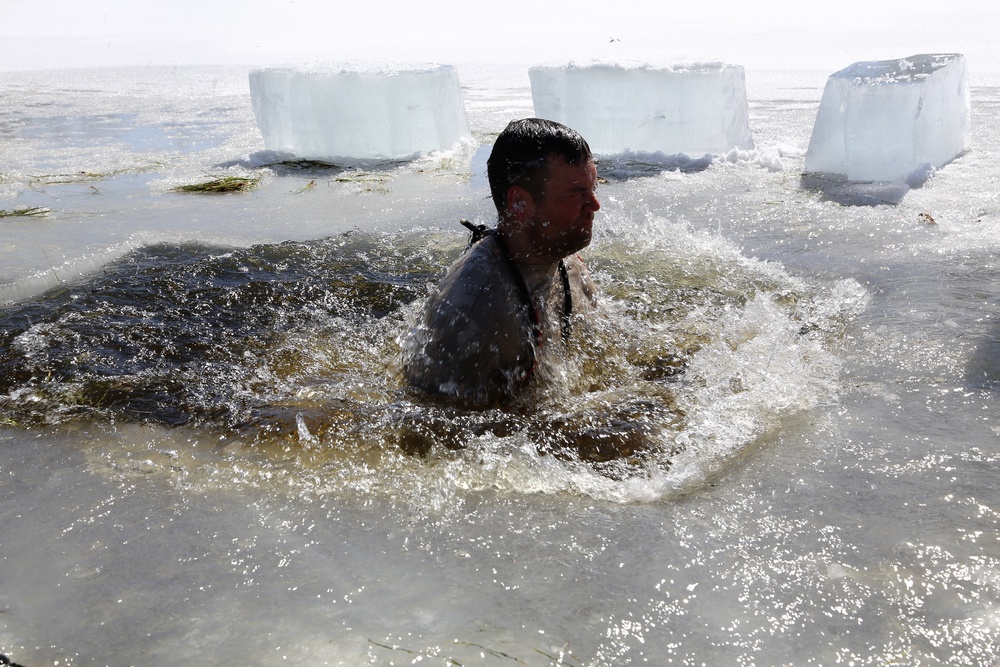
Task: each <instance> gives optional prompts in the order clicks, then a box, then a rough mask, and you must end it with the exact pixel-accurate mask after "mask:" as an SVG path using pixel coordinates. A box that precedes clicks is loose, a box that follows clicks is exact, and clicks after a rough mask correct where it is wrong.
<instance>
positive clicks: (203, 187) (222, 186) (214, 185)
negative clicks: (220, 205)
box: [174, 176, 260, 193]
mask: <svg viewBox="0 0 1000 667" xmlns="http://www.w3.org/2000/svg"><path fill="white" fill-rule="evenodd" d="M259 184H260V177H257V176H220V177H218V178H212V179H210V180H208V181H204V182H201V183H192V184H190V185H178V186H177V187H175V188H174V192H211V193H218V192H247V191H248V190H253V189H254V188H255V187H257V185H259Z"/></svg>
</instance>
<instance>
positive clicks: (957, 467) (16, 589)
mask: <svg viewBox="0 0 1000 667" xmlns="http://www.w3.org/2000/svg"><path fill="white" fill-rule="evenodd" d="M247 71H248V69H247V68H239V67H225V68H212V67H197V68H195V67H192V68H142V69H100V70H80V71H73V72H70V71H40V72H31V73H7V74H2V75H0V91H2V94H0V157H2V159H0V165H2V170H3V171H2V173H0V210H5V211H12V210H18V209H22V208H24V207H38V208H40V209H44V210H45V211H46V212H44V214H42V215H36V216H16V217H5V218H0V302H2V303H3V309H2V310H0V424H2V426H0V452H2V454H0V499H2V503H0V527H2V530H0V653H3V654H5V655H8V656H9V657H10V658H11V660H13V661H15V662H18V663H20V664H23V665H25V666H26V667H38V666H41V665H60V666H62V665H74V666H91V665H109V666H114V667H117V666H119V665H168V664H177V663H182V662H191V663H195V664H247V665H265V664H273V663H275V662H279V661H280V662H281V663H287V664H302V665H324V664H326V665H389V664H395V665H402V664H431V665H453V664H463V665H555V664H562V665H577V666H582V665H588V666H604V665H608V666H610V665H631V664H651V665H667V664H679V665H700V664H710V665H711V664H726V665H730V664H740V665H750V664H758V665H771V664H793V665H810V664H814V665H829V664H852V663H853V664H862V665H864V664H871V665H885V664H955V665H984V664H994V663H997V662H998V661H1000V645H998V642H997V639H996V634H997V626H998V624H1000V609H998V607H997V600H998V599H1000V542H998V535H1000V532H998V521H1000V491H998V490H997V488H996V487H997V485H996V483H995V478H996V475H997V473H998V472H1000V420H998V418H997V408H998V400H997V398H998V394H997V388H998V382H1000V306H998V305H997V300H996V293H997V290H998V287H1000V259H998V254H997V249H998V248H997V246H998V245H1000V241H998V239H1000V201H998V199H1000V193H998V187H997V184H998V182H1000V166H998V165H1000V80H997V79H996V77H993V78H990V77H985V76H982V75H977V73H976V72H975V64H974V63H970V76H971V81H972V142H971V148H970V150H969V151H968V152H967V153H965V154H964V155H962V156H960V157H959V158H958V159H957V160H956V161H954V162H952V163H951V164H949V165H947V166H946V167H944V168H943V169H941V170H940V171H938V172H937V173H935V174H933V176H932V177H931V178H930V179H929V180H928V181H927V182H926V184H924V186H923V187H922V188H920V189H915V190H909V191H907V190H905V189H900V188H898V187H896V188H881V187H876V186H871V187H865V188H847V187H844V186H843V185H840V184H831V187H830V188H828V189H827V190H826V191H823V190H818V189H814V188H811V187H804V186H803V182H802V179H801V177H800V174H801V171H802V168H803V161H804V155H805V149H806V147H807V145H808V143H809V137H810V133H811V130H812V124H813V121H814V119H815V115H816V110H817V108H818V105H819V100H820V96H821V94H822V90H823V86H824V84H825V82H826V77H827V75H828V73H827V72H806V71H799V72H761V71H754V70H748V71H747V86H748V97H749V100H750V113H751V117H750V125H751V129H752V131H753V133H754V142H755V145H756V149H755V150H752V151H744V152H741V153H739V154H733V155H730V156H728V157H727V158H725V159H719V160H716V161H714V162H712V163H711V164H710V165H708V166H707V167H706V168H702V169H698V168H692V169H690V170H688V171H671V170H664V169H662V168H659V167H657V165H651V164H636V163H615V162H612V161H603V162H602V163H601V164H600V165H599V171H600V174H601V176H602V178H603V181H604V182H602V185H601V187H600V190H599V196H600V198H601V201H602V204H603V208H602V210H601V212H600V213H599V214H598V219H597V222H596V224H595V242H594V244H593V245H592V247H591V248H589V249H588V250H587V251H586V253H585V258H586V260H587V262H588V264H589V265H590V266H591V269H592V271H593V272H594V274H595V278H596V280H597V281H598V284H599V286H600V288H601V290H602V294H603V297H604V299H603V307H602V308H603V316H602V317H600V318H597V319H595V321H594V322H593V323H592V325H591V327H590V330H589V331H588V338H587V345H585V346H581V347H580V349H577V350H575V351H574V353H573V354H572V355H570V358H569V359H568V360H567V362H566V364H565V368H564V375H563V376H562V377H559V378H554V379H553V381H552V386H551V388H550V389H549V390H548V391H546V392H543V393H542V395H540V396H538V397H537V399H538V400H537V404H536V405H535V406H534V407H533V409H532V410H524V411H521V412H517V413H509V414H502V413H499V414H498V413H487V414H463V413H457V412H455V411H449V410H448V409H447V408H443V407H441V406H436V405H432V404H425V403H421V402H420V401H419V400H416V399H415V398H414V397H412V396H409V395H407V394H406V393H405V392H404V391H403V389H402V387H401V385H400V382H399V379H398V376H397V372H396V371H397V369H396V366H395V364H396V354H397V351H398V343H397V338H398V336H400V335H401V334H402V333H403V332H405V331H406V329H407V327H408V326H409V324H410V323H411V322H412V319H413V316H414V313H415V312H416V309H417V308H418V307H419V304H420V300H421V298H422V297H423V295H424V294H426V285H427V284H428V282H431V281H433V280H436V279H437V278H438V277H439V276H440V275H441V273H442V271H443V268H444V266H445V265H446V264H447V263H448V262H450V261H451V260H452V259H453V258H454V257H456V256H457V254H458V253H460V252H461V250H462V248H463V247H464V244H465V242H466V239H467V235H466V233H465V231H464V230H463V229H462V228H461V227H460V226H459V225H458V220H459V219H460V218H469V219H472V220H474V221H479V222H491V221H492V216H493V213H492V210H491V209H492V204H491V202H490V200H489V196H488V191H487V188H486V185H485V178H484V176H483V173H482V172H483V166H484V157H483V152H482V151H473V150H469V151H468V152H467V153H453V154H448V155H435V156H431V157H428V158H427V159H425V160H421V161H418V162H414V163H406V164H383V165H364V166H363V168H355V167H343V166H342V167H339V168H330V167H323V166H321V165H315V164H287V163H281V162H280V161H279V160H280V157H281V156H275V155H272V154H268V153H266V152H264V151H263V142H262V140H261V137H260V134H259V132H258V130H257V127H256V125H255V123H254V120H253V115H252V110H251V108H250V99H249V92H248V84H247ZM459 74H460V78H461V81H462V83H463V87H464V91H463V92H464V94H465V100H466V105H467V109H468V113H469V122H470V126H471V129H472V132H473V135H474V136H475V138H476V139H477V140H478V141H479V142H480V143H481V144H482V145H483V146H488V144H489V143H490V142H491V141H492V138H493V137H494V136H495V135H496V133H497V132H499V131H500V130H501V129H502V128H503V127H504V126H505V125H506V123H507V121H508V120H510V119H513V118H518V117H523V116H528V115H531V112H532V107H531V95H530V90H529V86H528V77H527V71H526V69H519V68H513V67H497V68H489V67H485V66H477V67H474V68H473V67H467V68H463V67H462V66H461V65H459ZM218 175H237V176H250V177H259V178H260V179H261V180H260V183H259V185H258V186H257V187H256V188H254V189H253V190H250V191H248V192H242V193H232V194H224V195H208V194H190V193H178V192H174V191H173V188H174V187H175V186H178V185H183V184H189V183H194V182H199V181H204V180H206V179H207V178H208V177H213V176H218ZM810 185H815V184H810ZM859 202H865V203H867V204H875V205H858V203H859ZM879 202H887V203H879ZM622 422H625V423H627V424H629V425H631V427H633V428H638V429H640V430H642V431H643V432H644V433H645V434H647V435H648V437H649V438H651V439H652V440H653V441H654V442H656V443H658V445H659V446H658V449H657V451H655V452H653V453H652V454H651V455H648V456H645V457H641V458H638V459H634V460H633V459H629V460H619V461H606V462H601V463H598V464H595V463H589V462H581V461H577V460H573V459H572V458H571V457H570V458H567V457H560V456H553V455H549V454H542V453H539V451H538V450H539V445H544V444H546V443H547V442H548V441H549V440H550V439H552V438H558V437H561V434H565V433H567V432H571V431H574V430H580V429H584V430H586V429H591V430H592V432H594V433H598V434H599V433H602V432H605V431H608V430H613V429H614V428H616V427H617V426H616V425H619V424H621V423H622ZM602 429H603V431H602ZM456 431H457V433H458V435H457V436H456V434H455V433H456ZM407 433H416V435H417V436H419V437H421V438H422V440H421V442H424V443H425V444H426V443H428V442H429V443H430V449H429V451H427V452H426V453H425V454H424V455H412V454H407V453H405V452H404V451H403V450H404V449H405V446H404V445H405V444H406V443H407V442H408V441H407V440H406V437H404V436H405V434H407ZM455 437H457V438H459V439H461V440H462V441H463V442H464V448H461V449H453V448H450V447H446V446H444V445H445V444H447V443H451V444H454V438H455Z"/></svg>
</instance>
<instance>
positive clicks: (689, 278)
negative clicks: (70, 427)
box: [0, 232, 836, 476]
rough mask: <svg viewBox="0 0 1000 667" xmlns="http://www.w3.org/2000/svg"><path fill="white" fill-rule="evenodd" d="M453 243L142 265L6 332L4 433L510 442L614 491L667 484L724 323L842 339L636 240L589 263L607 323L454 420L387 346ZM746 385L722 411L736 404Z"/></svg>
mask: <svg viewBox="0 0 1000 667" xmlns="http://www.w3.org/2000/svg"><path fill="white" fill-rule="evenodd" d="M464 241H465V239H464V237H462V236H461V235H459V234H455V235H448V234H445V235H440V234H438V235H433V234H417V233H409V234H402V233H397V234H370V233H359V232H354V233H348V234H343V235H338V236H335V237H330V238H326V239H322V240H316V241H307V242H286V243H280V244H269V245H257V246H252V247H250V248H246V249H224V248H213V247H206V246H201V245H197V244H182V245H176V244H160V245H155V246H151V247H145V248H141V249H139V250H136V251H134V252H131V253H129V254H127V255H126V256H124V257H123V258H121V259H119V260H117V261H115V262H113V263H111V264H109V265H107V266H105V267H104V268H103V269H102V270H101V271H100V272H99V273H97V274H96V275H93V276H91V277H89V278H87V279H85V280H82V281H79V282H76V283H70V284H63V285H62V286H60V287H59V288H57V289H53V290H51V291H49V292H47V293H45V294H43V295H41V296H40V297H38V298H36V299H32V300H29V301H26V302H23V303H19V304H17V305H14V306H11V307H9V308H7V309H5V310H4V311H3V312H2V316H0V378H2V380H0V397H2V398H0V415H2V417H0V418H2V419H3V422H4V423H6V424H8V425H13V426H18V427H25V428H33V427H38V426H43V425H55V424H65V423H71V422H80V421H83V422H93V421H96V422H103V423H107V424H115V423H121V422H125V423H138V424H143V423H150V424H158V425H165V426H170V427H177V426H187V427H199V428H205V429H209V430H211V431H217V432H222V433H229V434H232V435H235V436H237V437H240V438H243V439H247V440H249V441H256V442H269V443H274V442H279V443H282V444H283V446H288V445H289V444H292V445H295V444H298V445H305V446H310V445H313V444H320V445H321V446H322V447H323V448H329V449H342V448H345V447H348V448H350V447H358V446H363V447H368V448H376V449H385V448H389V449H395V448H399V449H401V450H402V451H404V452H406V453H409V454H418V455H422V456H426V455H428V454H433V453H435V452H440V451H447V450H457V449H464V448H466V447H468V446H470V445H476V444H479V445H480V446H485V445H483V444H482V439H483V438H484V437H489V438H494V437H499V438H507V437H510V436H513V435H515V434H520V436H521V437H525V436H526V437H528V438H529V440H530V442H532V443H533V445H534V446H535V448H536V449H537V451H538V452H539V453H540V454H543V455H544V454H546V453H552V454H555V455H556V456H558V457H561V458H566V459H568V460H576V459H583V460H586V461H590V462H592V463H594V464H595V465H597V466H598V467H599V468H600V469H602V470H603V471H604V472H606V473H608V474H611V475H613V476H620V475H622V474H626V473H627V472H628V471H629V470H631V473H629V474H634V473H637V472H643V471H645V466H647V465H649V464H651V462H652V463H653V465H656V466H659V467H662V468H667V467H669V466H670V464H671V460H672V458H673V456H674V455H676V454H677V453H678V452H679V451H680V450H681V449H683V448H684V445H683V444H682V442H680V441H679V440H678V439H677V436H678V435H679V434H681V433H682V432H683V431H684V428H685V421H686V419H685V417H686V416H685V410H684V409H683V408H682V407H680V405H679V397H678V392H681V393H684V392H685V391H686V392H688V393H690V391H691V388H690V387H687V388H685V387H684V382H685V380H686V378H685V372H684V371H685V368H686V365H687V362H688V360H689V359H690V358H691V357H692V355H694V354H695V353H696V352H697V351H698V350H700V349H701V348H702V347H703V346H704V345H706V344H712V343H713V342H715V343H717V342H718V341H714V340H713V339H715V338H717V337H718V336H719V333H718V331H715V330H713V329H715V328H716V327H717V326H718V325H717V324H716V322H718V321H719V320H720V318H724V317H725V316H726V315H727V313H730V312H734V311H739V310H742V309H744V308H745V307H746V306H747V304H748V303H750V302H751V301H752V300H753V299H755V298H757V297H758V295H759V294H763V295H764V298H765V299H766V300H767V301H769V302H771V303H772V304H774V305H775V307H777V308H778V309H779V310H782V311H784V315H783V317H785V318H787V325H788V326H790V327H792V328H794V329H796V330H797V332H798V334H797V335H799V336H800V337H801V338H803V339H804V340H805V339H809V338H814V339H816V338H818V339H822V337H823V336H826V335H833V336H834V337H835V336H836V332H835V331H831V330H830V326H829V325H830V323H829V322H825V323H824V322H819V321H818V320H817V321H813V320H811V319H810V317H811V316H810V314H809V313H808V312H807V309H804V308H803V306H804V303H805V301H806V300H808V299H809V298H811V296H810V295H809V294H808V291H803V290H802V289H801V288H795V287H792V286H791V285H788V284H782V281H783V280H785V279H783V278H782V277H776V276H768V275H766V274H763V273H757V272H756V271H755V270H750V271H747V270H746V269H739V270H736V269H737V267H735V266H726V263H727V260H725V259H722V260H720V259H719V258H718V257H716V256H713V255H711V254H706V255H704V256H703V257H702V258H701V259H700V260H696V261H693V260H692V258H691V257H689V256H688V257H683V256H678V255H673V254H672V253H671V252H670V251H667V252H664V251H662V250H660V249H649V248H647V249H645V250H644V249H643V248H642V247H640V246H638V245H637V243H636V241H635V239H634V237H633V236H632V234H631V233H629V234H627V235H625V236H624V237H622V238H618V239H615V238H609V239H608V242H607V243H605V244H604V245H603V246H601V249H600V250H599V251H598V252H596V253H594V256H593V259H592V262H591V263H592V265H593V269H594V270H595V272H596V273H597V275H598V278H599V279H600V280H601V282H602V284H603V287H604V291H605V298H604V300H605V305H604V308H603V309H602V310H601V312H600V313H599V314H598V316H596V317H595V318H594V320H593V321H591V322H588V323H586V326H585V327H584V333H583V334H581V336H579V337H578V338H579V340H577V341H575V342H574V343H573V344H571V346H570V349H569V350H568V352H567V354H566V358H565V359H564V360H563V361H562V362H561V363H560V365H559V366H558V368H557V372H556V373H552V374H550V375H552V377H549V378H547V379H546V378H544V377H543V379H541V380H539V382H538V385H539V386H537V387H535V388H534V389H533V390H532V391H531V392H530V396H529V397H526V398H525V399H524V400H522V401H520V402H519V403H518V404H516V405H513V406H508V407H505V408H503V409H493V410H486V411H481V412H479V411H469V410H463V409H461V408H459V407H456V406H452V405H448V404H447V403H445V402H441V401H437V400H434V399H432V398H430V397H427V396H422V395H420V394H418V393H416V392H413V391H412V390H407V389H406V387H404V386H403V383H402V381H401V379H400V373H399V369H400V363H401V360H400V345H399V342H400V338H401V337H402V336H405V335H406V331H407V328H408V327H409V326H410V323H411V321H412V317H413V314H414V313H415V312H416V310H417V309H418V308H419V306H420V303H421V301H422V297H423V295H425V294H426V293H427V289H428V287H429V285H431V284H433V282H434V281H436V280H437V279H438V278H440V277H441V275H442V272H443V269H444V267H446V266H447V265H448V264H449V263H450V262H451V261H453V260H454V259H455V258H456V257H457V255H458V253H460V252H461V251H462V248H463V244H464ZM734 270H735V272H734ZM651 275H655V276H656V278H655V279H652V278H650V276H651ZM692 318H695V319H694V320H692ZM684 322H691V324H688V325H684ZM834 328H836V327H834ZM824 329H826V331H824ZM827 342H829V341H827ZM543 375H544V374H543ZM743 382H744V380H742V379H740V378H739V377H736V378H734V379H732V380H731V381H730V386H729V387H727V388H726V389H725V391H726V392H727V393H733V394H738V393H741V392H743V391H746V389H747V387H744V386H742V385H743ZM747 382H748V383H749V381H747ZM361 443H363V445H362V444H361Z"/></svg>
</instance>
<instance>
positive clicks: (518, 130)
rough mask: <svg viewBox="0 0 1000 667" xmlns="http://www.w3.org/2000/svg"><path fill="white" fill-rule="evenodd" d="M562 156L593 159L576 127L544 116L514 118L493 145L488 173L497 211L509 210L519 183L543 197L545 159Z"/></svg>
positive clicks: (577, 161)
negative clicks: (511, 192)
mask: <svg viewBox="0 0 1000 667" xmlns="http://www.w3.org/2000/svg"><path fill="white" fill-rule="evenodd" d="M550 155H559V156H561V157H562V158H564V159H565V160H566V162H567V163H568V164H580V163H581V162H585V161H587V160H590V159H592V157H593V156H592V155H591V152H590V146H588V145H587V142H586V140H585V139H584V138H583V137H581V136H580V133H579V132H577V131H576V130H574V129H572V128H569V127H566V126H565V125H563V124H562V123H557V122H555V121H554V120H545V119H544V118H523V119H521V120H514V121H511V122H510V123H509V124H508V125H507V127H506V129H504V131H503V132H501V133H500V136H498V137H497V140H496V142H495V143H494V144H493V152H492V153H490V159H489V161H488V162H487V166H486V173H487V175H488V176H489V180H490V193H491V194H492V195H493V203H494V204H496V207H497V212H498V213H500V214H501V215H502V214H503V213H504V212H505V211H506V210H507V191H508V190H509V189H510V188H511V186H513V185H519V186H521V187H523V188H524V189H526V190H527V191H528V192H530V193H531V196H532V197H535V198H536V199H540V198H541V197H542V196H543V195H544V185H545V182H544V179H542V178H539V176H540V172H541V171H542V170H543V169H545V159H546V158H547V157H548V156H550Z"/></svg>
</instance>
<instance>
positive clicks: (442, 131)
mask: <svg viewBox="0 0 1000 667" xmlns="http://www.w3.org/2000/svg"><path fill="white" fill-rule="evenodd" d="M250 99H251V102H252V104H253V112H254V116H255V117H256V119H257V125H258V126H259V127H260V131H261V134H262V135H263V137H264V146H265V147H266V148H267V149H268V150H272V151H277V152H281V153H290V154H292V155H294V156H296V157H297V158H302V159H311V160H323V161H327V162H336V161H339V160H343V159H345V158H346V159H360V160H386V159H388V160H398V159H407V158H412V157H414V156H416V155H419V154H422V153H428V152H432V151H437V150H446V149H451V148H453V147H455V145H456V144H458V143H460V142H464V141H469V142H471V140H472V135H471V133H470V132H469V124H468V119H467V117H466V114H465V106H464V105H463V103H462V93H461V88H460V86H459V82H458V72H457V70H456V69H455V68H454V67H453V66H451V65H431V66H427V67H423V68H416V67H408V68H404V69H398V68H396V69H388V68H382V69H371V68H362V67H357V66H338V67H335V68H327V69H319V70H317V69H312V70H297V69H289V68H268V69H259V70H253V71H251V72H250Z"/></svg>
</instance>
